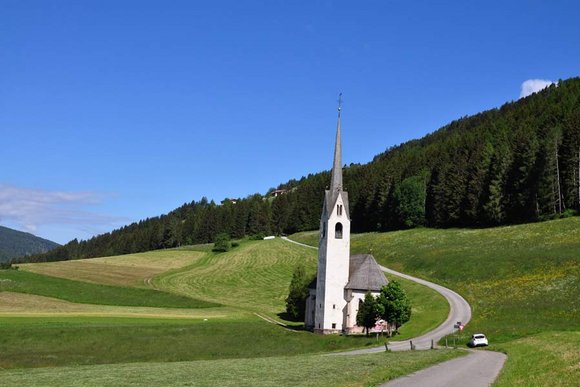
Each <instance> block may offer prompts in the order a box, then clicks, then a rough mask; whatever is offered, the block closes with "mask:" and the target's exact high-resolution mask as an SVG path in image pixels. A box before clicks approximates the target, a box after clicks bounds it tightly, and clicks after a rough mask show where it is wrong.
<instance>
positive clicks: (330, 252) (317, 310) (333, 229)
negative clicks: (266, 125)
mask: <svg viewBox="0 0 580 387" xmlns="http://www.w3.org/2000/svg"><path fill="white" fill-rule="evenodd" d="M341 110H342V108H341V105H340V101H339V106H338V122H337V125H336V143H335V146H334V163H333V165H332V172H331V178H330V189H328V190H326V191H325V196H324V204H323V207H322V215H321V217H320V241H319V242H318V274H317V277H316V278H315V279H314V281H312V283H311V284H310V287H309V292H310V294H309V297H308V299H307V300H306V317H305V321H304V323H305V326H306V328H307V329H311V330H313V331H314V332H316V333H322V334H329V333H347V334H348V333H358V332H362V331H363V328H362V327H359V326H357V325H356V315H357V312H358V308H359V305H360V303H361V302H362V300H364V297H365V294H366V293H367V292H369V291H370V292H371V294H373V295H374V296H376V295H378V294H379V292H380V289H381V288H382V287H383V286H384V285H386V284H387V283H388V282H387V279H386V278H385V275H384V274H383V272H382V270H381V269H380V267H379V265H378V264H377V262H376V261H375V258H374V257H373V256H372V255H369V254H357V255H350V215H349V208H348V193H347V192H345V191H344V190H343V186H342V145H341V138H340V112H341Z"/></svg>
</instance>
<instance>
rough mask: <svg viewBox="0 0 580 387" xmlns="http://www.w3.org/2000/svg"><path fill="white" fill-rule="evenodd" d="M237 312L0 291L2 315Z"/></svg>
mask: <svg viewBox="0 0 580 387" xmlns="http://www.w3.org/2000/svg"><path fill="white" fill-rule="evenodd" d="M233 312H234V310H232V309H227V308H223V307H214V308H166V307H147V306H120V305H96V304H79V303H75V302H69V301H65V300H61V299H58V298H52V297H44V296H38V295H35V294H26V293H13V292H0V316H5V317H14V316H20V317H47V316H62V317H65V316H109V317H112V316H116V317H137V318H138V317H147V318H152V317H154V318H197V319H200V318H208V317H225V316H229V315H231V314H232V313H233Z"/></svg>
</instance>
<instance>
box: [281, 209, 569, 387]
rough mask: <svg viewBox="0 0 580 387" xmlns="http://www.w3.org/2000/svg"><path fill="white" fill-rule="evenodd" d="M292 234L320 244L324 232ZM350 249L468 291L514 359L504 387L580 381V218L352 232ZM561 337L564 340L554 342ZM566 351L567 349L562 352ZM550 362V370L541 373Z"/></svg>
mask: <svg viewBox="0 0 580 387" xmlns="http://www.w3.org/2000/svg"><path fill="white" fill-rule="evenodd" d="M292 238H293V239H295V240H297V241H300V242H303V243H307V244H311V245H314V244H315V243H316V238H317V233H315V232H309V233H300V234H296V235H294V236H293V237H292ZM351 246H352V247H351V248H352V251H353V253H355V252H361V253H362V252H369V251H372V254H373V255H374V256H375V257H376V258H377V260H378V261H379V262H380V263H381V264H382V265H385V266H387V267H390V268H393V269H395V270H398V271H402V272H404V273H408V274H412V275H415V276H418V277H421V278H425V279H427V280H430V281H433V282H436V283H439V284H442V285H444V286H446V287H449V288H451V289H453V290H455V291H457V292H458V293H460V294H461V295H463V296H464V297H465V298H466V299H467V301H468V302H469V303H470V304H471V307H472V313H473V316H472V320H471V322H470V323H469V324H468V325H467V326H466V330H465V333H464V334H463V336H462V337H461V340H462V342H467V340H468V338H469V336H470V335H471V334H472V333H475V332H484V333H486V334H487V336H488V337H489V340H490V349H495V350H500V351H504V352H506V353H507V354H508V361H507V364H506V367H505V368H504V370H503V372H502V374H501V375H500V378H499V380H498V382H497V383H498V384H499V385H570V384H571V381H574V380H575V381H576V382H577V381H578V380H580V367H579V364H580V351H578V350H577V348H579V347H580V345H579V344H580V342H579V338H578V336H579V335H578V332H579V330H580V314H579V304H578V300H579V299H580V218H579V217H575V218H568V219H560V220H554V221H549V222H543V223H533V224H525V225H517V226H508V227H497V228H488V229H446V230H438V229H427V228H422V229H413V230H406V231H397V232H389V233H369V234H358V235H353V236H352V239H351ZM554 341H557V342H559V343H561V344H562V345H561V346H560V345H555V344H554ZM558 352H560V353H558ZM546 364H549V365H550V370H549V372H539V371H538V370H544V369H546Z"/></svg>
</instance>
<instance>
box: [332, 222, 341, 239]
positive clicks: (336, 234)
mask: <svg viewBox="0 0 580 387" xmlns="http://www.w3.org/2000/svg"><path fill="white" fill-rule="evenodd" d="M334 237H335V238H336V239H342V223H337V224H336V226H335V227H334Z"/></svg>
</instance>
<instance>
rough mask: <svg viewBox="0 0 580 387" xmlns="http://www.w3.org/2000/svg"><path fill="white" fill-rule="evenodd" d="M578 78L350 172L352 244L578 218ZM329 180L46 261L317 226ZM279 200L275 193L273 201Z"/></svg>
mask: <svg viewBox="0 0 580 387" xmlns="http://www.w3.org/2000/svg"><path fill="white" fill-rule="evenodd" d="M579 165H580V78H571V79H568V80H565V81H560V82H559V83H558V84H557V85H552V86H550V87H548V88H546V89H544V90H542V91H540V92H538V93H535V94H532V95H530V96H528V97H526V98H522V99H520V100H517V101H514V102H509V103H506V104H504V105H503V106H501V107H500V108H495V109H491V110H487V111H484V112H481V113H478V114H475V115H472V116H468V117H463V118H461V119H458V120H454V121H452V122H450V123H449V124H447V125H445V126H443V127H442V128H440V129H439V130H437V131H435V132H433V133H431V134H428V135H427V136H425V137H423V138H421V139H417V140H411V141H408V142H406V143H403V144H400V145H397V146H394V147H391V148H388V149H387V150H386V151H385V152H383V153H381V154H379V155H377V156H375V157H374V158H373V160H372V161H371V162H369V163H367V164H363V165H360V164H351V165H350V166H347V167H346V168H344V184H345V188H346V190H347V191H348V192H349V199H350V202H351V213H352V227H353V232H367V231H386V230H395V229H404V228H413V227H416V226H422V225H427V226H431V227H437V228H445V227H487V226H495V225H505V224H518V223H528V222H535V221H541V220H547V219H553V218H557V217H562V216H570V215H574V214H575V213H577V212H578V211H579V210H580V167H579ZM329 181H330V175H329V172H328V171H324V172H319V173H315V174H309V175H308V176H306V177H302V178H301V179H300V180H295V179H292V180H289V181H288V182H286V183H282V184H280V185H279V186H278V187H277V188H278V189H281V190H283V191H285V193H283V194H280V195H278V196H276V197H273V196H270V197H268V200H265V198H264V196H262V195H260V194H254V195H250V196H248V197H246V198H244V199H224V200H223V201H222V202H221V204H216V203H215V202H213V201H209V200H207V199H206V198H202V199H201V200H199V201H192V202H191V203H186V204H184V205H182V206H181V207H179V208H177V209H175V210H173V211H171V212H169V213H168V214H165V215H161V216H158V217H154V218H148V219H145V220H142V221H140V222H138V223H133V224H131V225H128V226H125V227H122V228H120V229H118V230H115V231H113V232H110V233H106V234H103V235H100V236H97V237H94V238H92V239H90V240H88V241H81V242H79V241H77V240H73V241H71V242H69V243H68V244H67V245H65V246H64V247H62V248H59V249H57V250H55V251H53V252H50V253H48V254H43V255H39V256H35V257H32V258H31V259H32V260H33V261H34V260H38V261H46V260H66V259H77V258H87V257H97V256H105V255H115V254H124V253H133V252H142V251H148V250H155V249H160V248H171V247H177V246H180V245H184V244H194V243H209V242H212V241H213V240H214V238H215V237H216V235H218V234H219V233H227V234H229V235H230V236H231V237H233V238H241V237H244V236H247V235H265V234H270V233H276V234H282V233H286V234H290V233H294V232H298V231H305V230H313V229H316V228H318V226H319V217H320V209H321V204H320V203H322V199H323V193H324V189H325V188H326V186H327V185H328V183H329ZM271 191H272V190H270V191H269V192H271Z"/></svg>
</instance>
